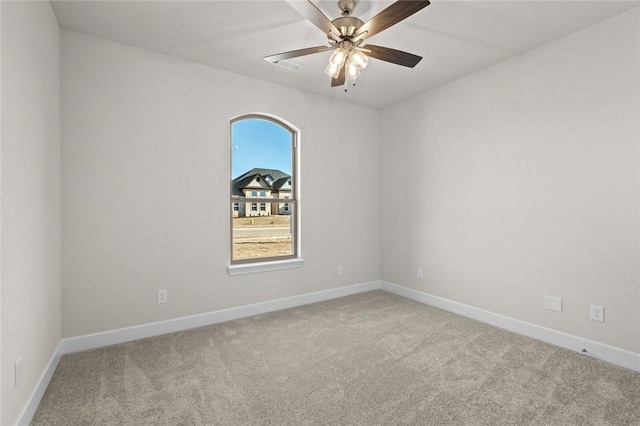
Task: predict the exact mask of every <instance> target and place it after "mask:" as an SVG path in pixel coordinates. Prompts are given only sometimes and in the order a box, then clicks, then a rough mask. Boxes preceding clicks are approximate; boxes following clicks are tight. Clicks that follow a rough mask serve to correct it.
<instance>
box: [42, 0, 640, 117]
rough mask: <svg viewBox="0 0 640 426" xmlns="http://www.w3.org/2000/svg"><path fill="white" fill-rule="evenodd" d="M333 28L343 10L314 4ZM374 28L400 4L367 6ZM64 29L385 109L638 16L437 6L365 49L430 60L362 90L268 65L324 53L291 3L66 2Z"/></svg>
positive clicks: (529, 5)
mask: <svg viewBox="0 0 640 426" xmlns="http://www.w3.org/2000/svg"><path fill="white" fill-rule="evenodd" d="M314 3H315V4H316V5H318V7H319V8H320V9H321V10H322V11H323V12H324V13H325V14H326V15H327V16H328V17H329V18H330V19H334V18H336V17H338V16H339V12H338V10H337V8H336V1H335V0H319V1H318V0H314ZM357 3H358V4H357V6H356V10H355V12H354V16H357V17H359V18H360V19H362V20H363V21H365V22H366V21H367V20H368V19H370V18H371V17H373V16H374V15H375V14H376V13H378V12H379V11H381V10H382V9H384V8H385V7H387V6H388V5H390V4H391V3H393V1H390V0H360V1H358V2H357ZM52 4H53V10H54V12H55V14H56V17H57V19H58V22H59V23H60V25H61V26H62V27H64V28H68V29H71V30H75V31H78V32H81V33H85V34H90V35H94V36H98V37H102V38H105V39H109V40H113V41H117V42H120V43H124V44H128V45H131V46H137V47H141V48H144V49H149V50H153V51H156V52H160V53H164V54H167V55H171V56H175V57H178V58H183V59H187V60H189V61H193V62H197V63H201V64H205V65H210V66H212V67H216V68H220V69H223V70H227V71H232V72H235V73H238V74H244V75H246V76H250V77H255V78H258V79H261V80H265V81H270V82H273V83H278V84H282V85H285V86H289V87H294V88H297V89H301V90H305V91H308V92H313V93H317V94H320V95H323V96H327V97H331V98H336V99H342V100H345V101H348V102H352V103H356V104H360V105H365V106H369V107H372V108H378V109H380V108H384V107H386V106H389V105H392V104H394V103H396V102H399V101H401V100H404V99H407V98H410V97H412V96H415V95H417V94H418V93H421V92H424V91H427V90H429V89H432V88H434V87H437V86H440V85H442V84H444V83H447V82H449V81H452V80H455V79H458V78H460V77H462V76H464V75H467V74H470V73H473V72H475V71H477V70H480V69H482V68H485V67H487V66H490V65H492V64H495V63H497V62H500V61H503V60H505V59H507V58H509V57H512V56H515V55H518V54H520V53H522V52H525V51H527V50H529V49H532V48H535V47H537V46H540V45H543V44H545V43H548V42H550V41H552V40H555V39H557V38H560V37H563V36H565V35H568V34H570V33H573V32H575V31H578V30H580V29H582V28H586V27H588V26H590V25H593V24H595V23H597V22H600V21H603V20H605V19H608V18H610V17H613V16H615V15H618V14H620V13H623V12H625V11H627V10H629V9H632V8H634V7H638V6H639V5H640V2H638V1H593V0H591V1H577V0H565V1H558V0H556V1H517V0H503V1H489V0H476V1H455V0H432V3H431V5H430V6H428V7H427V8H425V9H423V10H422V11H420V12H418V13H416V14H415V15H413V16H411V17H409V18H408V19H406V20H404V21H402V22H401V23H399V24H397V25H396V26H393V27H391V28H389V29H387V30H385V31H384V32H382V33H380V34H378V35H375V36H373V37H371V38H370V39H369V40H367V42H371V43H373V44H377V45H381V46H387V47H391V48H395V49H398V50H404V51H407V52H410V53H413V54H416V55H420V56H422V57H423V59H422V61H421V62H420V63H419V64H418V65H417V66H416V67H415V68H413V69H410V68H405V67H401V66H398V65H392V64H388V63H386V62H381V61H377V60H371V61H370V63H369V66H368V67H367V69H365V70H364V71H363V74H362V76H361V77H360V78H359V79H358V81H357V86H356V87H351V86H349V91H348V92H347V93H345V92H344V89H343V88H342V87H337V88H331V87H329V83H330V78H329V77H328V76H326V74H324V72H323V71H324V68H325V66H326V63H327V60H328V57H329V55H330V52H323V53H318V54H315V55H310V56H304V57H300V58H296V59H294V61H295V62H297V63H299V64H301V65H303V66H304V68H303V69H302V70H300V71H291V70H289V69H285V68H282V67H279V66H277V65H273V64H269V63H267V62H266V61H264V60H262V57H264V56H267V55H271V54H275V53H280V52H286V51H289V50H296V49H302V48H305V47H311V46H319V45H323V44H325V40H326V37H325V35H323V34H322V32H321V31H320V30H319V29H318V28H316V27H315V26H314V25H313V24H311V23H310V22H308V21H306V20H305V19H304V18H303V17H302V16H301V15H300V14H298V12H296V11H295V10H294V9H293V8H292V7H291V6H290V5H289V4H287V2H286V1H270V0H250V1H242V0H234V1H217V0H216V1H153V0H152V1H60V0H53V1H52Z"/></svg>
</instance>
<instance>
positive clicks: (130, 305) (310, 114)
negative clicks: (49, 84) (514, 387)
mask: <svg viewBox="0 0 640 426" xmlns="http://www.w3.org/2000/svg"><path fill="white" fill-rule="evenodd" d="M62 46H63V49H62V52H63V54H62V88H63V92H62V136H63V137H62V140H63V143H62V158H63V168H62V183H63V188H64V191H63V196H62V209H63V292H64V298H63V309H62V312H63V334H64V336H65V337H72V336H78V335H83V334H87V333H94V332H99V331H104V330H112V329H115V328H120V327H126V326H132V325H137V324H144V323H149V322H152V321H158V320H164V319H170V318H176V317H180V316H186V315H193V314H198V313H202V312H210V311H214V310H218V309H223V308H228V307H235V306H240V305H244V304H250V303H255V302H260V301H265V300H272V299H277V298H282V297H287V296H293V295H299V294H305V293H310V292H314V291H319V290H324V289H330V288H336V287H341V286H345V285H349V284H356V283H362V282H367V281H371V280H376V279H378V277H379V276H380V271H379V267H378V265H379V264H380V262H379V256H380V251H379V247H380V244H379V225H380V220H379V209H378V205H379V197H380V195H379V188H378V186H377V184H376V182H377V181H376V179H377V178H376V170H375V165H377V164H379V163H380V158H379V152H378V133H379V122H378V117H379V113H378V111H375V110H371V109H367V108H361V107H357V106H354V105H350V104H346V103H341V102H337V101H333V100H329V99H325V98H322V97H319V96H317V95H311V94H308V93H305V92H301V91H297V90H293V89H288V88H283V87H281V86H277V85H273V84H269V83H265V82H261V81H258V80H253V79H249V78H246V77H242V76H239V75H235V74H231V73H228V72H224V71H220V70H216V69H212V68H208V67H205V66H201V65H197V64H194V63H190V62H186V61H182V60H178V59H173V58H170V57H167V56H162V55H159V54H155V53H152V52H149V51H145V50H141V49H135V48H131V47H128V46H124V45H120V44H116V43H113V42H108V41H105V40H101V39H98V38H93V37H89V36H85V35H81V34H78V33H75V32H70V31H63V36H62ZM251 112H265V113H269V114H274V115H277V116H279V117H281V118H283V119H284V120H286V121H288V122H290V123H292V124H293V125H295V126H296V127H298V128H299V129H301V132H302V133H301V141H300V155H301V172H300V182H301V189H302V193H301V198H300V199H301V202H300V208H301V213H302V255H303V257H304V258H305V260H306V263H305V264H304V267H302V268H299V269H293V270H286V271H277V272H269V273H264V274H254V275H244V276H234V277H230V276H228V274H227V269H226V268H227V266H228V262H229V212H230V204H229V181H230V172H229V168H230V165H229V161H230V160H229V120H230V119H231V118H233V117H235V116H238V115H240V114H245V113H251ZM345 117H348V119H345ZM352 123H357V126H353V125H352ZM371 179H373V182H374V183H373V184H371ZM363 180H366V184H364V185H358V189H357V190H353V191H337V189H339V188H344V187H345V186H347V185H349V184H350V183H352V182H359V183H361V182H363ZM332 205H335V206H336V208H327V206H332ZM362 211H367V212H369V213H368V214H366V215H362V214H360V213H361V212H362ZM338 264H342V265H344V275H342V276H337V273H336V271H337V265H338ZM157 289H167V290H168V294H169V303H167V304H166V305H158V304H156V290H157Z"/></svg>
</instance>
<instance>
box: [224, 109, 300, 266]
mask: <svg viewBox="0 0 640 426" xmlns="http://www.w3.org/2000/svg"><path fill="white" fill-rule="evenodd" d="M296 137H297V134H296V131H295V130H293V129H292V128H290V127H289V126H287V125H286V124H285V123H283V122H280V121H279V120H277V119H274V118H272V117H268V116H261V115H253V114H252V115H247V116H242V117H239V118H236V119H234V120H232V122H231V206H230V207H231V208H230V211H231V263H232V264H239V263H251V262H264V261H270V260H284V259H288V258H296V257H297V254H298V253H297V241H298V235H297V231H296V230H297V226H296V224H297V216H296V203H297V193H296V189H297V188H296V175H295V174H296V168H297V167H296V162H295V159H296V155H295V150H296V144H297V142H296Z"/></svg>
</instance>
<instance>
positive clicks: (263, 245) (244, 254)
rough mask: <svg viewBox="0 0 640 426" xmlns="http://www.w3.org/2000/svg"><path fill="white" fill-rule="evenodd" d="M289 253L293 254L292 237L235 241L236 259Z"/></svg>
mask: <svg viewBox="0 0 640 426" xmlns="http://www.w3.org/2000/svg"><path fill="white" fill-rule="evenodd" d="M288 254H291V239H288V240H273V241H251V242H234V243H233V258H234V259H235V260H242V259H255V258H257V257H273V256H284V255H288Z"/></svg>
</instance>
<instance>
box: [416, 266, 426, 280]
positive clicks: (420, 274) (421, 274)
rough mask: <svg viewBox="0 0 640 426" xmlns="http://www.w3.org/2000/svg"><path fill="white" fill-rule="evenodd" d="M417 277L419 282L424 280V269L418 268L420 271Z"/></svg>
mask: <svg viewBox="0 0 640 426" xmlns="http://www.w3.org/2000/svg"><path fill="white" fill-rule="evenodd" d="M416 276H417V277H418V279H419V280H421V279H423V278H424V271H423V270H422V268H418V270H417V271H416Z"/></svg>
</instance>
